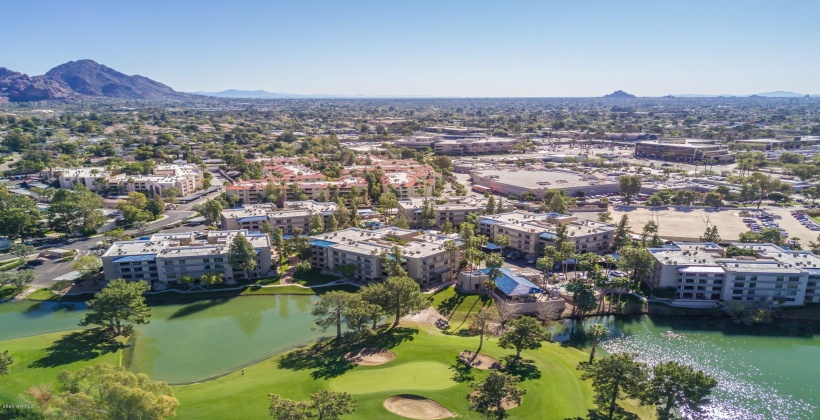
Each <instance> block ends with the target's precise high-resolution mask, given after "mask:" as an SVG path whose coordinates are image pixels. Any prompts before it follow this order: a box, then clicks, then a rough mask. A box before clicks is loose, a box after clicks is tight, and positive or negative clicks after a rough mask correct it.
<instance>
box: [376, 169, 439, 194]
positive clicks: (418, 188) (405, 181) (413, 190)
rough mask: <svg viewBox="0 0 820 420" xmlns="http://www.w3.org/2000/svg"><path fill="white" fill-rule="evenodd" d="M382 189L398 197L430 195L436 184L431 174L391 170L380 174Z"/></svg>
mask: <svg viewBox="0 0 820 420" xmlns="http://www.w3.org/2000/svg"><path fill="white" fill-rule="evenodd" d="M381 181H382V191H384V192H392V193H393V194H395V195H396V197H397V198H398V199H406V198H413V197H431V196H432V195H433V189H434V187H435V185H436V179H435V177H433V176H423V175H418V174H414V173H408V172H393V173H388V174H384V175H383V176H382V179H381Z"/></svg>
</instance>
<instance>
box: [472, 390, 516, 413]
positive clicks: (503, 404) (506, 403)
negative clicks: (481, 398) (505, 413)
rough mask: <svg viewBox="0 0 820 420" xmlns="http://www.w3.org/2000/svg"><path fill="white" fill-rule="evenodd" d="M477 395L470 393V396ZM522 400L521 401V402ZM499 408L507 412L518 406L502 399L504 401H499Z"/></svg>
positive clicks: (475, 392) (474, 392)
mask: <svg viewBox="0 0 820 420" xmlns="http://www.w3.org/2000/svg"><path fill="white" fill-rule="evenodd" d="M477 393H478V391H473V392H471V393H470V395H476V394H477ZM523 400H524V399H523V398H522V399H521V401H523ZM501 406H502V407H504V409H505V410H509V409H512V408H515V407H518V404H516V403H515V401H510V400H508V399H506V398H504V401H501Z"/></svg>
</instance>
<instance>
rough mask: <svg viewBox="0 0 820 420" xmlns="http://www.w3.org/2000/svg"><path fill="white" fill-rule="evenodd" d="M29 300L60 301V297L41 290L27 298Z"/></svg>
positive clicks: (46, 290) (49, 291)
mask: <svg viewBox="0 0 820 420" xmlns="http://www.w3.org/2000/svg"><path fill="white" fill-rule="evenodd" d="M26 299H28V300H59V299H60V295H58V294H56V293H54V292H52V291H51V290H48V289H39V290H37V291H36V292H34V293H32V294H30V295H28V296H26Z"/></svg>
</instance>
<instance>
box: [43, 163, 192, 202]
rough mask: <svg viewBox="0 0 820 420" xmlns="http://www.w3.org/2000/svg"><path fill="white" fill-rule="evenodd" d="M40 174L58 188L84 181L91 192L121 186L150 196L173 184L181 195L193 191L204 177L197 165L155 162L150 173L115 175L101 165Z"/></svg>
mask: <svg viewBox="0 0 820 420" xmlns="http://www.w3.org/2000/svg"><path fill="white" fill-rule="evenodd" d="M41 176H42V177H43V178H45V179H47V180H49V181H54V180H57V181H58V183H59V184H60V188H69V189H71V188H74V184H77V183H79V184H83V185H85V186H86V187H88V189H89V190H91V191H99V190H100V189H105V188H109V189H121V190H122V191H123V192H133V191H138V192H146V193H148V194H149V195H154V194H161V193H162V190H163V189H165V188H171V187H176V188H177V189H178V190H179V195H180V197H184V196H186V195H190V194H193V193H194V192H196V191H197V190H200V189H202V186H203V180H204V176H203V174H202V171H201V170H200V169H199V167H197V166H196V165H192V164H186V163H183V164H163V165H157V166H156V167H155V168H154V170H153V172H152V174H151V175H128V174H115V173H114V172H111V171H108V170H106V168H104V167H101V166H100V167H87V168H69V169H63V168H56V169H51V170H49V171H43V172H42V173H41Z"/></svg>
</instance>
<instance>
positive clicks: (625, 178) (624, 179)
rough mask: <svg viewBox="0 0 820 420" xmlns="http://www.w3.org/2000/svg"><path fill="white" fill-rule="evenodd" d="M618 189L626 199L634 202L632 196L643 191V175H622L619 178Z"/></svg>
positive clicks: (628, 202) (627, 202) (628, 201)
mask: <svg viewBox="0 0 820 420" xmlns="http://www.w3.org/2000/svg"><path fill="white" fill-rule="evenodd" d="M618 191H619V192H620V194H621V196H623V197H624V199H625V200H626V204H627V205H629V204H630V203H632V198H633V197H635V196H636V195H638V194H639V193H640V192H641V177H640V176H638V175H622V176H621V177H619V178H618Z"/></svg>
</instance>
